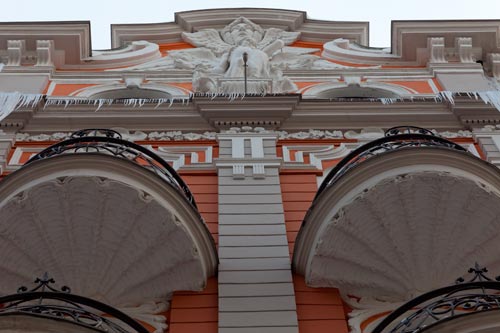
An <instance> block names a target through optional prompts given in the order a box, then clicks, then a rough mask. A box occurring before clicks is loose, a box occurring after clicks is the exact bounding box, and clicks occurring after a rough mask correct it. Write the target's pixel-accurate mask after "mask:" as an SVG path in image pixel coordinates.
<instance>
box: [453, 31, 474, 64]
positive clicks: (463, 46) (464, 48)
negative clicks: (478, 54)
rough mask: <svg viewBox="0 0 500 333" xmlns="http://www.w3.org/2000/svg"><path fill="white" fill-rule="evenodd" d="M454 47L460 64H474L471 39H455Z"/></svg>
mask: <svg viewBox="0 0 500 333" xmlns="http://www.w3.org/2000/svg"><path fill="white" fill-rule="evenodd" d="M455 47H456V49H457V51H458V56H459V58H460V62H461V63H475V62H476V61H475V59H474V53H473V52H472V51H473V50H472V38H471V37H457V38H456V39H455Z"/></svg>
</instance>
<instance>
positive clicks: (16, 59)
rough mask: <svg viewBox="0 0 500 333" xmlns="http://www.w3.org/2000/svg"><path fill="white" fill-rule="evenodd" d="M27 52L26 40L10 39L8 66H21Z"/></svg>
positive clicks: (8, 44) (8, 43) (8, 42)
mask: <svg viewBox="0 0 500 333" xmlns="http://www.w3.org/2000/svg"><path fill="white" fill-rule="evenodd" d="M25 52H26V41H24V40H8V41H7V55H8V61H7V66H21V60H22V58H23V55H24V53H25Z"/></svg>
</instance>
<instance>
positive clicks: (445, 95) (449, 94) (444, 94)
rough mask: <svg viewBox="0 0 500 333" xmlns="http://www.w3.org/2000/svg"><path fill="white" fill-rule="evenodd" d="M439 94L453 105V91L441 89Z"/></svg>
mask: <svg viewBox="0 0 500 333" xmlns="http://www.w3.org/2000/svg"><path fill="white" fill-rule="evenodd" d="M439 95H440V96H441V97H442V98H443V99H444V100H445V101H448V102H450V103H451V105H455V99H454V98H453V97H454V93H453V92H451V91H441V92H439Z"/></svg>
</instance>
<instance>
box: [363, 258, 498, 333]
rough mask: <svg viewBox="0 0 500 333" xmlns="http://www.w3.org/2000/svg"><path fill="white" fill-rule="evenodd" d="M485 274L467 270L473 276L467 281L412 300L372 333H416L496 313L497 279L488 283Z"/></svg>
mask: <svg viewBox="0 0 500 333" xmlns="http://www.w3.org/2000/svg"><path fill="white" fill-rule="evenodd" d="M486 272H487V270H486V268H480V267H479V265H477V264H476V266H475V267H474V268H471V269H469V273H473V274H474V277H473V278H472V279H471V280H470V281H468V282H464V279H463V278H460V279H457V281H456V284H455V285H451V286H448V287H444V288H440V289H436V290H433V291H430V292H428V293H426V294H423V295H421V296H418V297H416V298H415V299H413V300H411V301H409V302H408V303H406V304H404V305H402V306H401V307H399V308H398V309H396V310H395V311H393V312H392V313H390V314H389V315H388V316H387V317H386V318H385V319H384V320H383V321H382V322H381V323H380V324H379V325H377V327H375V329H374V330H373V331H372V333H418V332H422V331H424V330H425V329H426V328H430V327H432V326H435V325H437V324H439V323H441V322H443V321H449V320H453V318H456V317H462V316H465V315H469V314H473V313H477V312H483V311H491V310H495V311H498V310H500V282H498V281H499V280H500V278H499V277H497V278H496V279H495V280H492V279H490V278H488V277H487V276H485V275H484V273H486ZM405 315H406V316H405ZM401 318H403V319H401Z"/></svg>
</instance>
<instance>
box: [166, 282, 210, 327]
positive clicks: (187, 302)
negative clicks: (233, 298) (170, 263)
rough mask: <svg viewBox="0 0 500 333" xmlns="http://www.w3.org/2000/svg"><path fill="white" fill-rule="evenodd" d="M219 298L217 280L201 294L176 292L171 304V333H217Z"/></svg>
mask: <svg viewBox="0 0 500 333" xmlns="http://www.w3.org/2000/svg"><path fill="white" fill-rule="evenodd" d="M218 304H219V297H218V283H217V278H211V279H209V280H208V283H207V286H206V288H205V290H203V291H200V292H190V291H179V292H175V293H174V296H173V297H172V302H171V304H170V314H169V317H170V323H169V333H196V332H200V333H202V332H203V333H217V330H218V313H219V305H218Z"/></svg>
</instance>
